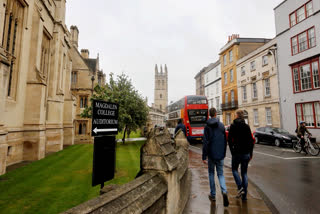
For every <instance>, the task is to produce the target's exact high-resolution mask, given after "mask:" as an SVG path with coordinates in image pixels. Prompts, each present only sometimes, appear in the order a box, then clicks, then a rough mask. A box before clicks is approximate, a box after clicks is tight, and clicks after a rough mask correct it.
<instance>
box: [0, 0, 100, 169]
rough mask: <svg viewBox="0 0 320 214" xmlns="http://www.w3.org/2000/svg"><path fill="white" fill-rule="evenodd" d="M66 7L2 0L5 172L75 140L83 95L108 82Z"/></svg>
mask: <svg viewBox="0 0 320 214" xmlns="http://www.w3.org/2000/svg"><path fill="white" fill-rule="evenodd" d="M65 10H66V1H65V0H46V1H44V0H37V1H34V0H0V83H1V88H0V175H1V174H4V173H5V172H6V167H7V166H10V165H13V164H15V163H19V162H22V161H35V160H39V159H42V158H44V157H45V156H46V154H48V153H52V152H57V151H60V150H62V149H63V147H64V146H67V145H73V144H74V142H75V139H77V138H78V135H77V134H76V133H78V132H77V131H79V122H78V120H80V118H79V115H80V112H81V107H80V105H81V104H83V100H82V101H80V100H81V98H82V95H83V94H85V95H87V96H88V97H87V103H88V105H89V100H90V97H89V96H91V93H92V84H99V83H100V84H104V81H105V76H104V75H103V73H102V71H100V69H99V57H97V58H96V59H90V58H89V55H88V54H89V53H88V51H86V50H85V51H84V53H83V56H81V54H80V53H79V52H78V51H77V49H78V36H79V31H78V29H77V28H76V27H75V26H73V27H72V28H71V33H70V32H69V30H68V29H67V27H66V25H65ZM86 56H87V57H86ZM81 63H82V64H83V66H79V64H81ZM82 68H84V70H85V71H84V70H81V69H82ZM77 72H79V73H77ZM75 73H77V74H78V75H79V76H76V75H75ZM92 76H93V77H94V78H95V80H94V81H93V82H92V81H91V78H92ZM75 78H76V79H77V81H75ZM88 123H89V124H90V122H88ZM89 128H90V127H89V125H88V126H87V129H88V130H89ZM86 133H88V131H86Z"/></svg>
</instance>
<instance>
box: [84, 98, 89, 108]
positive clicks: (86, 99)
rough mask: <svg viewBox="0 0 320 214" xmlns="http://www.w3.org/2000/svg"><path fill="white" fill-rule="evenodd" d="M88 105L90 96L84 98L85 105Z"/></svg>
mask: <svg viewBox="0 0 320 214" xmlns="http://www.w3.org/2000/svg"><path fill="white" fill-rule="evenodd" d="M87 106H88V98H87V97H85V98H84V107H87Z"/></svg>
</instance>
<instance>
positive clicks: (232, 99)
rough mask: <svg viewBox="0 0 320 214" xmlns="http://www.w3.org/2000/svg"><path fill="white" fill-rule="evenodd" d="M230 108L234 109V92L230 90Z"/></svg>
mask: <svg viewBox="0 0 320 214" xmlns="http://www.w3.org/2000/svg"><path fill="white" fill-rule="evenodd" d="M231 106H232V107H234V106H235V103H234V90H231Z"/></svg>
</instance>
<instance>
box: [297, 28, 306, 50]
mask: <svg viewBox="0 0 320 214" xmlns="http://www.w3.org/2000/svg"><path fill="white" fill-rule="evenodd" d="M298 41H299V43H298V45H299V52H302V51H304V50H307V49H308V44H307V32H304V33H301V34H300V35H299V36H298Z"/></svg>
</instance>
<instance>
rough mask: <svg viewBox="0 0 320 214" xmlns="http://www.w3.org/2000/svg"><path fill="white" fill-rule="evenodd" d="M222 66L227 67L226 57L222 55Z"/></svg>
mask: <svg viewBox="0 0 320 214" xmlns="http://www.w3.org/2000/svg"><path fill="white" fill-rule="evenodd" d="M223 65H224V66H226V65H227V55H226V54H225V55H223Z"/></svg>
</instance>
